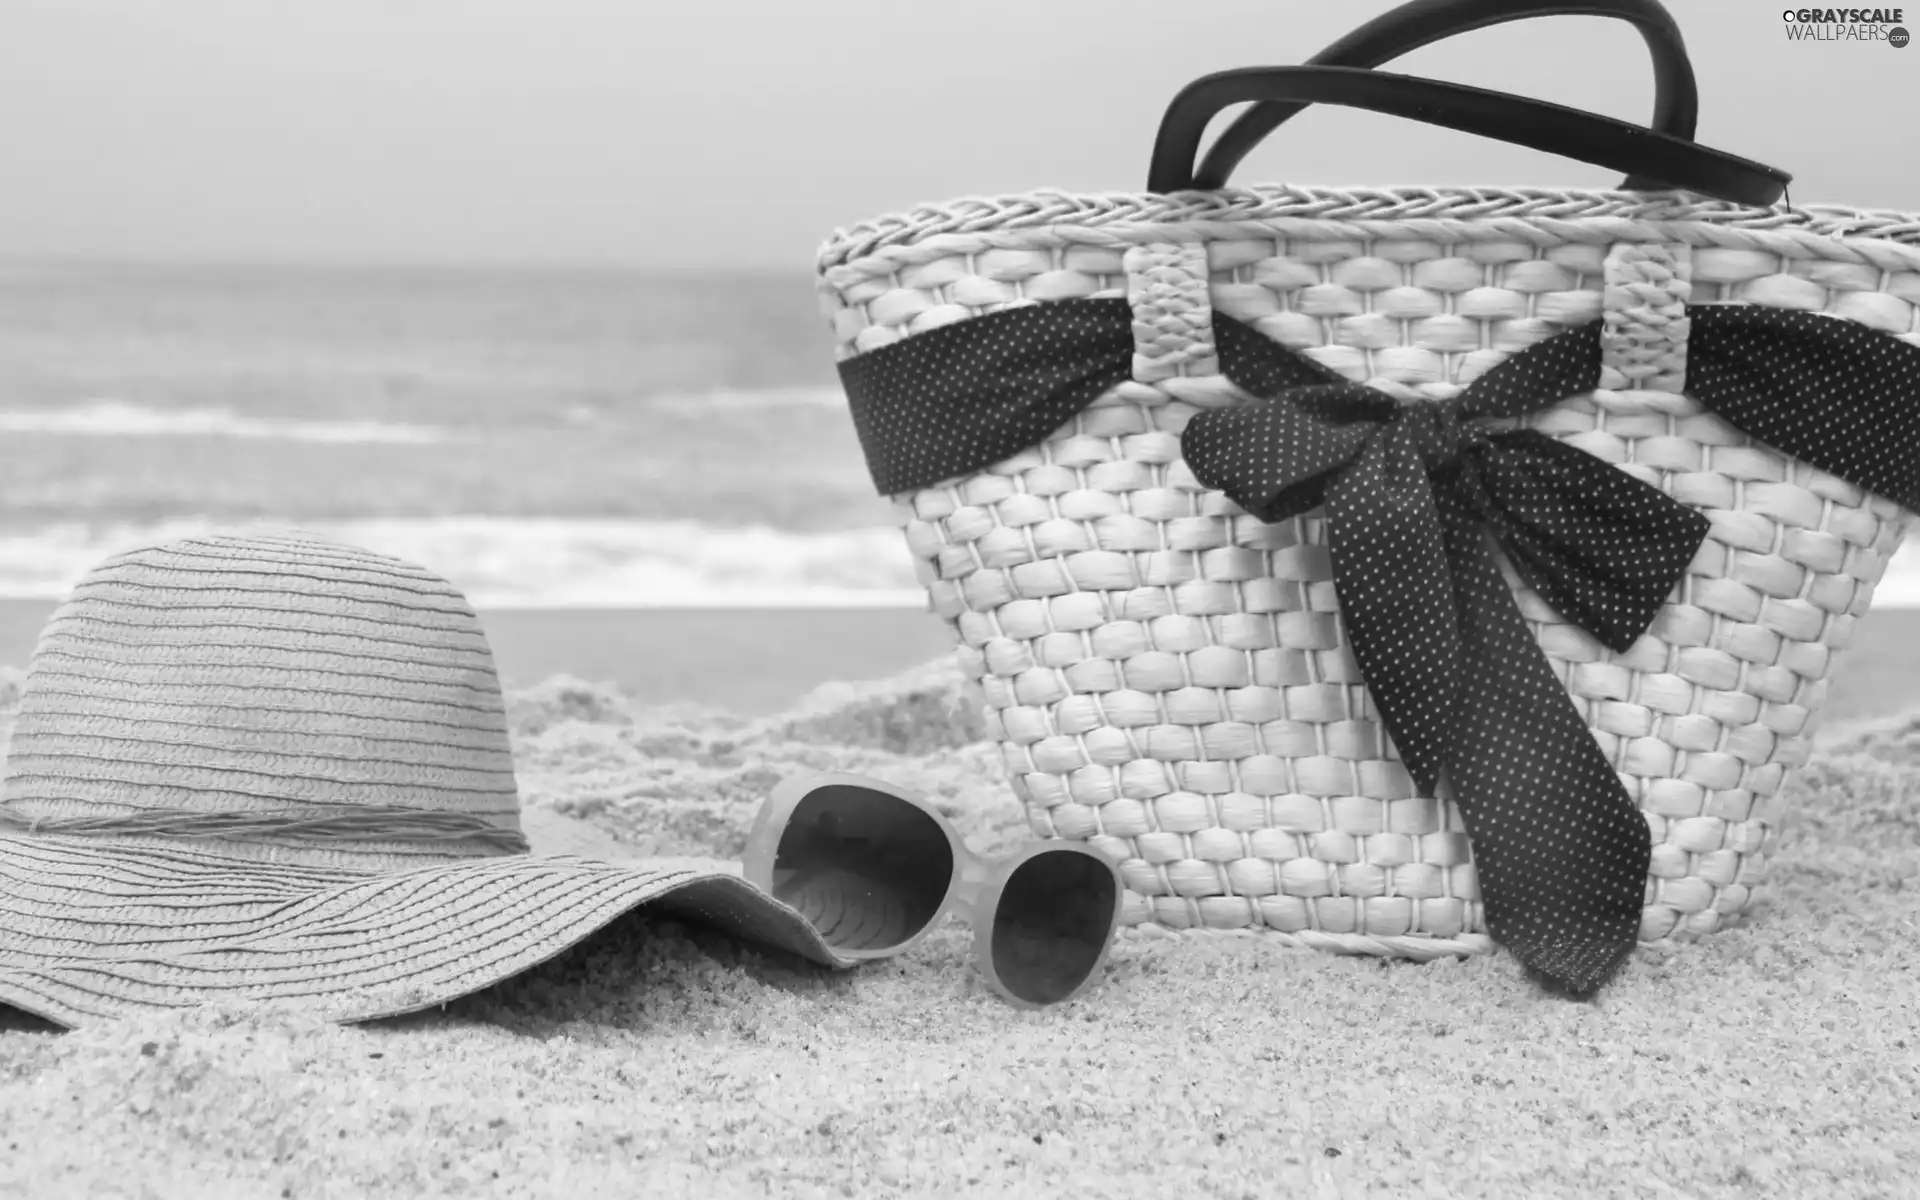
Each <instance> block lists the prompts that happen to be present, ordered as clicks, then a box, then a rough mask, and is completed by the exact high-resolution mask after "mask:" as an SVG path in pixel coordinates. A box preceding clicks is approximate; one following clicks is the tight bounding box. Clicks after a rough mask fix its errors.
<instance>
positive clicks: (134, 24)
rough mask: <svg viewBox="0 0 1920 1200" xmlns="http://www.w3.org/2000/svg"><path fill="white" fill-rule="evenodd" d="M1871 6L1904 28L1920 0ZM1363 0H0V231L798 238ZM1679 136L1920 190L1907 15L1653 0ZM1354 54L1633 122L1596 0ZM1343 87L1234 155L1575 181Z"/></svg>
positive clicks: (126, 245) (1330, 23) (1055, 143)
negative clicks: (1688, 62) (1851, 31)
mask: <svg viewBox="0 0 1920 1200" xmlns="http://www.w3.org/2000/svg"><path fill="white" fill-rule="evenodd" d="M1911 2H1912V3H1913V4H1914V5H1915V7H1914V8H1913V9H1912V10H1911V11H1909V12H1907V13H1905V14H1904V16H1903V19H1905V20H1906V21H1907V22H1908V24H1909V25H1911V26H1912V27H1913V28H1914V29H1915V30H1916V31H1920V0H1911ZM1389 7H1391V5H1390V4H1388V3H1385V2H1383V0H1191V2H1189V3H1167V2H1166V0H1152V2H1148V0H968V2H967V3H964V4H953V3H949V4H926V3H914V2H912V0H824V2H822V3H813V4H808V3H802V2H800V0H678V2H674V3H668V2H667V0H311V2H296V0H165V2H164V3H157V2H155V0H0V31H4V32H0V147H4V160H3V161H4V164H5V169H4V176H3V177H0V255H4V256H9V257H15V256H27V257H56V258H74V257H78V258H122V257H132V258H142V259H166V260H199V261H209V260H211V261H270V262H280V261H296V262H307V261H315V262H329V263H356V264H357V263H409V264H411V263H423V264H427V263H447V264H552V265H596V264H598V265H608V266H622V267H626V266H640V267H660V268H703V267H739V268H779V267H797V268H806V267H808V266H809V265H810V264H811V262H812V259H813V253H814V250H815V248H816V246H817V245H818V244H819V243H820V242H821V241H822V239H823V238H825V237H826V236H827V235H828V234H829V233H830V232H831V231H832V230H834V229H835V228H836V227H839V226H841V225H844V224H848V223H851V222H854V221H857V220H860V219H863V218H866V217H870V216H875V215H879V214H883V213H888V212H893V211H897V210H900V209H903V208H907V207H909V206H911V205H914V204H917V203H921V202H925V201H938V200H943V199H951V198H955V197H960V196H968V195H981V194H1007V193H1017V192H1024V191H1029V190H1032V189H1035V188H1040V187H1058V188H1066V189H1070V190H1076V191H1093V192H1112V191H1138V190H1142V189H1144V187H1145V184H1146V164H1147V159H1148V155H1149V151H1150V149H1151V146H1152V142H1153V135H1154V131H1155V129H1156V127H1157V125H1158V123H1159V120H1160V116H1161V113H1162V111H1163V109H1164V107H1165V105H1166V103H1167V101H1168V100H1169V99H1171V97H1172V96H1173V95H1174V93H1175V92H1177V91H1178V90H1179V89H1180V88H1181V87H1182V86H1183V85H1185V84H1186V83H1187V82H1189V81H1190V80H1192V79H1193V78H1196V77H1198V76H1200V75H1204V74H1206V73H1209V72H1212V71H1218V70H1224V69H1227V68H1232V67H1245V66H1264V65H1279V64H1286V63H1298V62H1302V61H1304V60H1305V59H1307V58H1308V57H1310V56H1311V55H1312V54H1314V53H1315V52H1316V51H1318V50H1319V49H1320V48H1321V47H1322V46H1323V45H1325V44H1326V43H1328V42H1330V41H1332V40H1333V39H1334V38H1336V37H1338V36H1339V35H1341V34H1342V33H1344V32H1346V31H1347V29H1349V28H1350V27H1352V26H1353V25H1356V24H1358V23H1360V22H1361V21H1363V20H1365V19H1367V18H1370V17H1372V16H1373V15H1375V14H1377V13H1380V12H1383V11H1385V10H1386V9H1388V8H1389ZM1669 7H1670V8H1671V9H1672V11H1673V12H1674V14H1675V16H1676V17H1677V18H1678V20H1679V22H1680V24H1681V27H1682V29H1683V31H1684V32H1685V33H1686V36H1687V41H1688V46H1689V48H1690V50H1691V51H1692V54H1693V59H1694V64H1695V71H1696V73H1697V75H1698V77H1699V83H1700V91H1701V120H1700V127H1699V131H1698V138H1699V140H1700V141H1702V142H1704V143H1706V144H1707V145H1710V146H1713V147H1716V148H1718V149H1722V150H1726V151H1728V152H1730V153H1734V154H1739V155H1742V156H1745V157H1748V158H1755V159H1759V160H1761V161H1763V162H1767V163H1770V164H1773V165H1776V166H1779V167H1782V168H1784V169H1786V170H1788V171H1790V172H1792V173H1793V174H1794V175H1795V182H1794V184H1793V186H1792V192H1791V195H1792V198H1793V199H1794V200H1795V201H1796V202H1799V203H1807V202H1827V203H1845V204H1850V205H1855V206H1859V207H1867V208H1891V209H1900V210H1906V211H1920V154H1915V153H1914V150H1913V147H1914V146H1915V145H1916V143H1917V142H1920V129H1916V126H1920V46H1916V45H1913V44H1911V43H1909V45H1908V47H1907V48H1905V49H1894V48H1892V47H1890V46H1889V44H1888V43H1887V42H1885V41H1876V42H1846V41H1840V42H1804V41H1791V40H1789V39H1788V38H1787V36H1786V33H1785V26H1784V24H1783V22H1782V20H1781V9H1780V8H1779V7H1777V6H1775V5H1770V4H1766V3H1754V2H1753V0H1670V3H1669ZM1389 69H1392V70H1396V71H1404V72H1407V73H1411V74H1422V75H1430V76H1433V77H1436V78H1441V79H1448V80H1454V81H1457V82H1463V83H1472V84H1475V85H1477V86H1481V87H1489V88H1496V89H1499V90H1502V91H1510V92H1516V93H1520V94H1523V95H1528V96H1532V97H1535V98H1539V99H1545V100H1551V101H1554V102H1557V103H1561V104H1567V105H1571V106H1574V107H1579V108H1585V109H1589V110H1591V111H1595V112H1599V113H1603V114H1605V115H1608V116H1614V117H1619V118H1622V119H1627V120H1633V121H1642V120H1644V119H1646V117H1647V115H1648V114H1649V112H1650V111H1651V103H1652V84H1651V78H1652V76H1651V71H1650V68H1649V65H1648V59H1647V55H1646V51H1645V48H1644V46H1643V44H1642V42H1641V41H1640V38H1639V36H1638V34H1637V33H1636V32H1635V31H1634V30H1633V29H1632V28H1631V27H1630V26H1627V25H1625V24H1623V23H1621V22H1618V21H1610V20H1606V19H1602V18H1594V17H1553V18H1546V19H1538V20H1531V21H1523V22H1517V23H1513V24H1509V25H1505V26H1500V27H1496V28H1493V29H1487V30H1481V31H1478V32H1475V33H1472V34H1468V35H1464V36H1461V37H1458V38H1455V39H1453V40H1450V41H1447V42H1443V43H1441V44H1439V45H1436V46H1432V47H1428V48H1426V49H1422V50H1419V51H1416V52H1414V53H1412V54H1410V55H1408V56H1406V57H1405V58H1402V59H1399V60H1397V61H1396V62H1395V63H1393V64H1392V65H1391V67H1390V68H1389ZM1616 179H1617V176H1616V175H1615V174H1614V173H1612V172H1609V171H1605V170H1602V169H1600V168H1596V167H1592V166H1588V165H1585V164H1582V163H1579V162H1575V161H1572V160H1570V159H1564V158H1560V157H1558V156H1555V155H1549V154H1542V153H1540V152H1537V151H1532V150H1525V149H1517V148H1514V147H1510V146H1506V145H1504V144H1501V143H1498V142H1493V141H1489V140H1485V139H1480V138H1476V137H1473V136H1470V135H1467V134H1461V133H1455V132H1452V131H1448V130H1438V129H1434V128H1431V127H1429V126H1425V125H1420V124H1415V123H1411V122H1407V121H1404V120H1400V119H1396V118H1391V117H1384V116H1380V115H1377V114H1372V113H1365V112H1359V111H1356V110H1351V109H1338V108H1316V109H1312V110H1309V111H1307V112H1305V113H1303V114H1301V115H1300V116H1299V117H1298V118H1296V119H1295V120H1294V121H1292V122H1290V123H1288V124H1287V125H1286V126H1284V127H1282V128H1281V129H1280V130H1278V131H1276V132H1275V134H1274V135H1273V136H1272V137H1271V138H1269V140H1268V142H1267V143H1266V144H1265V145H1263V146H1262V147H1261V148H1260V149H1259V150H1257V151H1256V152H1255V153H1254V154H1253V155H1251V156H1250V157H1249V158H1248V160H1247V161H1246V162H1245V163H1244V164H1243V165H1242V168H1241V170H1240V172H1239V174H1238V175H1237V176H1236V181H1237V182H1255V183H1258V182H1286V183H1300V184H1323V185H1339V184H1368V185H1391V184H1442V183H1454V184H1483V185H1491V184H1531V185H1537V186H1558V187H1607V186H1612V185H1613V184H1614V183H1615V181H1616Z"/></svg>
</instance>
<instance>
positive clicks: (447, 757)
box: [0, 533, 524, 869]
mask: <svg viewBox="0 0 1920 1200" xmlns="http://www.w3.org/2000/svg"><path fill="white" fill-rule="evenodd" d="M0 816H5V817H6V818H7V819H8V823H9V824H10V825H12V826H14V827H19V826H21V825H23V824H24V825H26V827H27V828H29V830H30V831H31V832H35V833H45V834H50V835H55V836H58V835H62V834H68V835H73V834H84V835H88V836H103V835H104V836H116V835H118V836H162V837H177V838H192V839H199V840H205V839H218V840H219V842H221V843H223V844H228V845H233V844H252V845H255V846H263V847H275V848H281V849H282V850H286V851H299V852H302V854H301V856H303V857H309V858H311V857H312V856H313V855H314V854H318V855H319V856H320V857H321V859H323V860H326V861H331V862H337V863H338V865H341V866H348V867H351V866H365V867H368V868H370V869H391V868H392V867H393V866H394V865H396V863H395V861H394V860H396V859H398V860H401V861H406V860H414V861H418V860H420V859H422V858H425V859H434V858H448V857H470V856H475V855H488V854H500V853H507V852H512V851H514V850H518V849H524V842H523V841H522V840H521V839H520V834H519V801H518V791H517V788H516V786H515V780H514V773H513V754H512V746H511V742H510V740H509V737H508V734H507V723H506V713H505V710H504V706H503V704H502V700H501V693H500V683H499V676H498V673H497V672H496V670H495V667H494V662H493V655H492V652H491V650H490V648H489V647H488V644H487V639H486V635H485V633H484V631H483V630H482V629H481V626H480V621H479V618H478V617H477V616H476V615H475V614H474V612H473V609H472V607H471V606H470V605H469V604H468V603H467V601H466V599H465V597H464V596H462V595H461V594H460V592H459V591H458V590H456V589H455V588H454V587H453V586H452V585H451V584H449V583H448V582H447V581H446V580H444V579H442V578H440V577H438V576H436V575H434V574H433V573H432V572H430V571H428V570H426V569H425V568H423V567H419V566H416V565H414V564H412V563H408V562H405V561H402V560H400V559H397V558H392V557H389V556H387V555H382V554H376V553H373V552H371V551H367V550H363V549H360V548H357V547H353V546H347V545H343V544H340V543H337V542H332V541H328V540H326V539H323V538H319V537H315V536H311V535H306V534H300V533H286V534H267V535H253V536H215V537H200V538H188V539H183V540H179V541H174V542H169V543H165V544H162V545H155V546H147V547H143V548H140V549H137V550H131V551H127V552H125V553H122V554H118V555H115V556H114V557H112V558H109V559H108V560H106V561H105V562H103V563H101V564H100V565H99V566H97V567H95V568H94V569H93V570H91V571H90V572H88V573H87V575H86V576H85V577H84V578H82V579H81V581H80V582H79V583H78V584H77V585H76V586H75V587H74V589H73V592H72V594H71V596H70V597H69V598H68V599H67V600H66V601H65V602H64V603H63V604H62V605H61V606H60V607H59V608H58V609H57V610H56V611H55V612H54V614H53V616H52V618H51V619H50V620H49V621H48V623H47V625H46V628H45V629H44V631H43V632H42V633H41V636H40V641H39V643H38V645H37V646H36V648H35V650H34V655H33V660H32V663H31V665H30V666H29V668H28V671H27V677H26V680H25V681H24V683H23V684H22V687H21V697H20V709H19V715H18V717H17V719H16V721H15V724H14V729H13V734H12V740H11V743H10V746H9V751H8V755H7V763H6V774H5V779H4V784H0ZM284 856H285V855H284V854H281V853H276V854H275V857H284Z"/></svg>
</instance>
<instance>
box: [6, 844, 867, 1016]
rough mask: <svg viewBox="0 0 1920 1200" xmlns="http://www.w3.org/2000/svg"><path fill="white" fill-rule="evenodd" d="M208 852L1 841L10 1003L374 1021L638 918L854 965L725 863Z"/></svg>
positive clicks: (44, 1010)
mask: <svg viewBox="0 0 1920 1200" xmlns="http://www.w3.org/2000/svg"><path fill="white" fill-rule="evenodd" d="M203 845H204V844H201V845H195V846H191V847H189V846H183V845H180V844H178V843H175V844H172V845H168V844H164V843H160V842H158V841H156V840H154V839H144V838H143V839H116V841H115V842H114V843H112V844H100V843H97V842H89V840H88V839H85V838H79V837H47V836H32V837H25V836H17V835H0V1003H5V1004H10V1005H12V1006H14V1007H16V1008H20V1009H24V1010H25V1011H27V1012H30V1013H33V1014H34V1015H36V1016H39V1017H42V1018H44V1019H46V1020H49V1021H52V1022H55V1023H56V1024H60V1025H64V1026H67V1027H69V1028H73V1027H78V1026H80V1025H82V1024H85V1023H87V1022H89V1021H91V1020H96V1019H101V1018H111V1017H123V1016H130V1015H134V1014H138V1013H143V1012H154V1011H160V1010H166V1009H177V1008H185V1007H193V1006H197V1005H200V1004H205V1003H209V1002H234V1001H267V1000H278V1001H300V1002H305V1003H310V1004H313V1005H315V1006H317V1007H319V1008H320V1009H321V1010H323V1011H324V1013H325V1015H326V1016H327V1017H328V1018H329V1019H331V1020H335V1021H340V1022H343V1023H351V1022H356V1021H368V1020H374V1019H376V1018H379V1017H390V1016H397V1015H399V1014H401V1013H407V1012H415V1011H418V1010H420V1009H424V1008H431V1007H433V1006H434V1005H437V1004H444V1003H446V1002H447V1001H449V1000H453V999H456V998H457V997H460V996H464V995H467V994H469V993H472V992H476V991H479V990H480V989H482V988H486V987H489V986H491V985H493V984H495V983H498V982H500V981H501V980H504V979H508V978H510V977H512V976H514V975H517V974H519V973H520V972H522V971H525V970H527V969H529V968H531V967H534V966H536V965H538V964H540V963H542V962H544V961H546V960H547V959H550V958H552V957H554V956H555V955H558V954H560V953H561V952H563V951H565V950H567V949H568V948H570V947H571V946H573V945H575V944H576V943H578V942H580V941H581V940H582V939H584V938H586V937H588V936H589V935H591V934H593V933H594V932H596V931H597V930H599V929H601V928H603V927H605V926H606V925H607V924H609V923H610V922H612V921H614V920H615V919H616V918H618V917H621V916H623V915H624V914H626V913H629V912H632V911H633V910H635V909H637V908H640V907H642V906H657V907H659V908H662V909H664V910H667V911H670V912H672V913H674V914H675V915H679V916H683V917H686V918H688V919H690V920H693V921H696V922H698V923H701V924H704V925H708V926H711V927H713V928H715V929H718V930H720V931H723V932H726V933H728V934H731V935H733V936H737V937H740V938H744V939H747V940H750V941H753V942H757V943H760V944H762V945H765V946H768V947H771V948H774V949H778V950H784V951H788V952H791V953H793V954H797V955H800V956H802V957H804V958H807V959H810V960H812V961H814V962H816V963H820V964H822V965H825V966H829V967H836V968H845V967H849V966H852V965H853V960H851V959H848V958H845V957H843V956H841V955H839V954H837V953H835V952H834V950H833V948H832V947H831V946H830V945H828V944H827V942H826V941H825V940H824V939H823V938H822V937H821V934H820V931H819V930H817V929H816V928H814V926H813V925H812V924H811V923H810V922H808V921H807V919H806V918H805V917H804V916H802V915H801V914H800V913H799V912H798V911H797V910H795V909H793V908H791V907H789V906H787V905H786V904H783V903H781V902H780V901H778V900H775V899H774V898H773V897H771V896H769V895H767V894H766V893H765V892H762V891H760V890H759V889H757V888H755V887H753V886H752V885H751V884H749V883H747V882H746V881H745V880H744V879H742V878H740V877H739V876H738V875H737V874H734V873H733V872H732V871H731V870H729V869H728V868H727V867H726V866H725V865H723V864H719V863H715V862H713V861H711V860H705V859H663V858H648V859H627V860H624V861H619V862H606V861H595V860H593V859H588V858H582V857H578V856H575V855H526V854H521V855H507V856H502V857H498V858H481V859H464V860H459V861H454V862H448V863H444V864H437V865H432V866H423V867H418V868H414V869H411V870H406V871H399V872H395V873H390V874H378V875H364V876H355V875H352V874H349V873H345V872H342V871H339V870H334V869H328V868H321V867H313V866H307V865H301V864H292V863H262V862H259V861H250V862H246V863H244V864H242V863H237V862H236V861H235V860H234V859H232V858H230V857H227V856H224V855H221V854H218V853H216V852H210V851H208V850H206V849H204V848H202V847H203Z"/></svg>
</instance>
